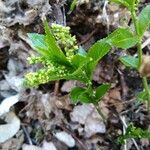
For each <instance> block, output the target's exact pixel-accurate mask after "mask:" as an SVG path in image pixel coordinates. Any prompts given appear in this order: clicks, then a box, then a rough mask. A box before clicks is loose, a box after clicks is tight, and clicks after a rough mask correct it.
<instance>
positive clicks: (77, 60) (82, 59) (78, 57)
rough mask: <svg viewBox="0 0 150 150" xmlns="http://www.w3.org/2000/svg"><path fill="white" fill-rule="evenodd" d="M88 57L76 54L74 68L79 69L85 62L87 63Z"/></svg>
mask: <svg viewBox="0 0 150 150" xmlns="http://www.w3.org/2000/svg"><path fill="white" fill-rule="evenodd" d="M86 59H87V57H85V56H82V55H79V54H76V55H75V56H74V57H73V59H72V64H73V66H76V67H77V68H78V67H79V66H80V65H82V64H83V63H84V62H86Z"/></svg>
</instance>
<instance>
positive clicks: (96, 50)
mask: <svg viewBox="0 0 150 150" xmlns="http://www.w3.org/2000/svg"><path fill="white" fill-rule="evenodd" d="M110 48H111V46H110V45H109V44H108V43H106V41H105V39H102V40H100V41H97V42H96V43H95V44H94V45H92V46H91V47H90V49H89V50H88V54H87V56H88V57H89V58H92V59H93V61H95V62H98V61H99V60H100V59H101V58H102V57H103V56H105V55H106V54H107V53H108V52H109V50H110Z"/></svg>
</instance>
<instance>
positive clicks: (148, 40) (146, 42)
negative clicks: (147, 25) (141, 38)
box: [142, 38, 150, 49]
mask: <svg viewBox="0 0 150 150" xmlns="http://www.w3.org/2000/svg"><path fill="white" fill-rule="evenodd" d="M148 45H150V38H148V39H147V40H146V41H145V42H144V43H143V44H142V49H143V48H144V47H146V46H148Z"/></svg>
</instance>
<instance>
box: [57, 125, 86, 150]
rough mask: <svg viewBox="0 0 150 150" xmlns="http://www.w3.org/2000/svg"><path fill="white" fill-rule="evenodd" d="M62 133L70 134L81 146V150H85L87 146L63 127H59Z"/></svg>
mask: <svg viewBox="0 0 150 150" xmlns="http://www.w3.org/2000/svg"><path fill="white" fill-rule="evenodd" d="M60 127H61V128H62V129H63V130H64V131H66V132H67V133H69V134H71V135H72V137H73V138H74V139H75V140H76V141H77V142H78V143H79V144H80V145H81V147H82V148H83V149H82V150H87V149H88V148H87V146H86V145H84V144H83V143H82V142H81V140H80V139H78V138H77V137H76V136H75V135H74V134H73V133H72V132H71V131H70V130H69V129H67V128H65V127H64V126H60Z"/></svg>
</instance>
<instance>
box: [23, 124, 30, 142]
mask: <svg viewBox="0 0 150 150" xmlns="http://www.w3.org/2000/svg"><path fill="white" fill-rule="evenodd" d="M22 130H23V132H24V134H25V136H26V138H27V140H28V142H29V144H30V145H33V143H32V140H31V138H30V135H29V133H28V130H27V129H26V127H25V126H24V125H22Z"/></svg>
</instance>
